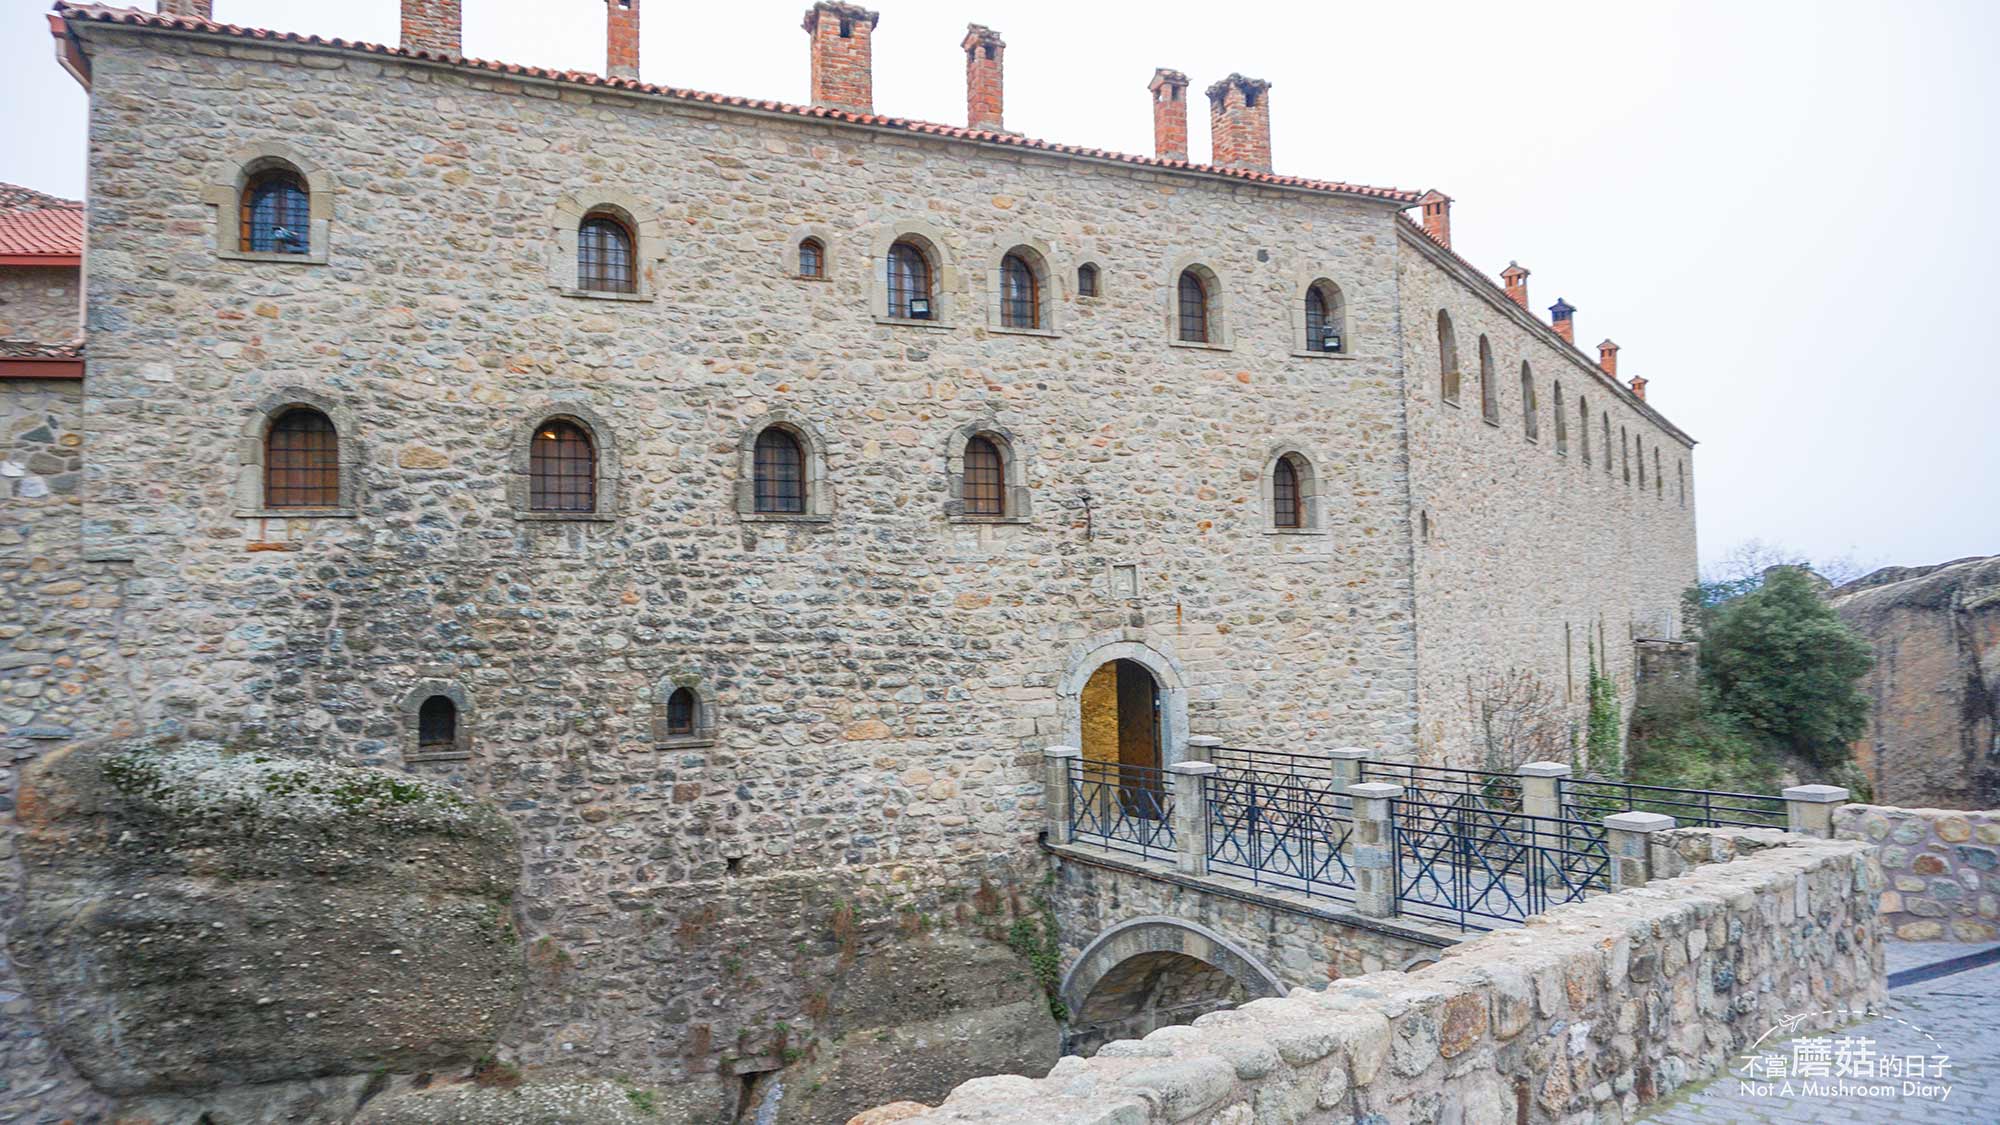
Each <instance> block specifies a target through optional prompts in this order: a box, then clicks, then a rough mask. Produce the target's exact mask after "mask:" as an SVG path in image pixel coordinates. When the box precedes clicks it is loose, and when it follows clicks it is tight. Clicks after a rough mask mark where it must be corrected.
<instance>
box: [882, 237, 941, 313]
mask: <svg viewBox="0 0 2000 1125" xmlns="http://www.w3.org/2000/svg"><path fill="white" fill-rule="evenodd" d="M935 296H936V294H934V293H933V292H932V289H931V260H930V257H929V256H928V255H926V254H925V253H924V250H923V247H921V246H918V245H917V244H916V243H915V242H912V241H910V240H909V239H907V238H905V239H900V240H898V241H897V242H896V244H895V245H893V246H891V247H889V315H890V316H892V317H895V318H897V319H900V320H929V319H931V318H932V316H933V315H934V313H933V310H932V305H931V303H932V301H933V299H934V298H935Z"/></svg>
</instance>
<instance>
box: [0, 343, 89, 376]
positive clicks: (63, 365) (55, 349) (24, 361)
mask: <svg viewBox="0 0 2000 1125" xmlns="http://www.w3.org/2000/svg"><path fill="white" fill-rule="evenodd" d="M81 378H83V341H82V340H71V341H70V342H68V343H66V344H49V343H43V342H41V341H38V340H0V379H81Z"/></svg>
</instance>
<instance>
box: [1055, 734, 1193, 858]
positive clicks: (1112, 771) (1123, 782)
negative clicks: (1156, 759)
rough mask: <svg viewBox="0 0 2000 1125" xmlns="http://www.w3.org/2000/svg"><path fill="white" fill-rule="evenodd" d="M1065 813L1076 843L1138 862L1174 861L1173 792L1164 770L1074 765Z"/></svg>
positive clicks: (1114, 764)
mask: <svg viewBox="0 0 2000 1125" xmlns="http://www.w3.org/2000/svg"><path fill="white" fill-rule="evenodd" d="M1069 810H1070V812H1069V827H1070V834H1071V836H1072V838H1073V839H1075V840H1077V841H1078V842H1081V843H1089V844H1096V845H1098V846H1099V847H1103V848H1106V849H1109V850H1111V851H1115V852H1127V853H1129V854H1132V855H1136V856H1138V857H1140V858H1141V859H1166V860H1169V861H1171V860H1172V859H1173V858H1174V848H1175V840H1174V790H1173V784H1172V779H1171V778H1170V777H1169V776H1168V774H1167V772H1166V771H1165V770H1161V769H1155V768H1153V767H1151V766H1128V765H1123V764H1121V763H1118V762H1099V761H1092V760H1090V759H1087V758H1076V759H1073V760H1071V762H1070V766H1069Z"/></svg>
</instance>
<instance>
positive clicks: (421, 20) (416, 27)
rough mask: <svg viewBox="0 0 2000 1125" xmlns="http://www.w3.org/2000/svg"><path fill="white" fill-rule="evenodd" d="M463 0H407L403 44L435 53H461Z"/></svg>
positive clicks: (405, 2)
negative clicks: (461, 5)
mask: <svg viewBox="0 0 2000 1125" xmlns="http://www.w3.org/2000/svg"><path fill="white" fill-rule="evenodd" d="M462 22H463V20H462V17H461V15H460V11H459V0H403V46H404V47H405V48H407V49H409V50H412V51H429V52H430V53H431V54H434V55H452V56H456V55H458V54H460V53H461V52H460V41H461V40H462V39H463V38H464V30H463V28H462V26H461V24H462Z"/></svg>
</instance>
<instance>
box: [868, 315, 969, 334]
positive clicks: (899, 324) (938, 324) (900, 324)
mask: <svg viewBox="0 0 2000 1125" xmlns="http://www.w3.org/2000/svg"><path fill="white" fill-rule="evenodd" d="M875 323H877V324H886V325H890V326H892V327H895V328H936V329H944V330H946V331H949V330H950V329H951V324H950V323H948V322H946V321H942V320H936V319H925V320H914V319H911V318H910V317H905V316H878V317H876V318H875Z"/></svg>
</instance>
